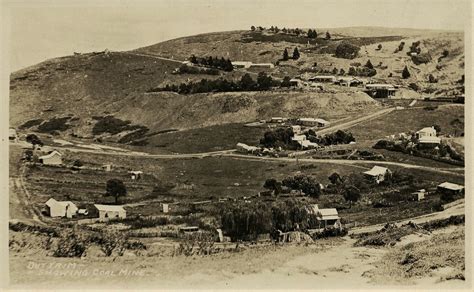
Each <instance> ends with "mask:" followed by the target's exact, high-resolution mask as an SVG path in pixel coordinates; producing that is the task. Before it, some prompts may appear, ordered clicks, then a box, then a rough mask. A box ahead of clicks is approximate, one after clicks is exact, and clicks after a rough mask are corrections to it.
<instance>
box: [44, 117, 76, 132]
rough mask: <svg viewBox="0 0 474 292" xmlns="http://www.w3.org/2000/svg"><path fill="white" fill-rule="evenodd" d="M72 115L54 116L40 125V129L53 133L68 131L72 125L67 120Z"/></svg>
mask: <svg viewBox="0 0 474 292" xmlns="http://www.w3.org/2000/svg"><path fill="white" fill-rule="evenodd" d="M70 119H71V118H70V117H64V118H52V119H50V120H49V121H46V122H44V123H42V124H41V125H39V126H38V131H39V132H42V133H53V132H55V131H60V132H61V131H66V130H67V129H69V128H70V125H68V124H67V122H68V121H69V120H70Z"/></svg>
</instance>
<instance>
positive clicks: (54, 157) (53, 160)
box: [38, 150, 63, 165]
mask: <svg viewBox="0 0 474 292" xmlns="http://www.w3.org/2000/svg"><path fill="white" fill-rule="evenodd" d="M38 159H39V162H40V163H42V164H44V165H61V164H63V160H62V154H61V153H59V152H58V151H56V150H53V151H52V152H51V153H49V154H47V155H43V156H40V157H39V158H38Z"/></svg>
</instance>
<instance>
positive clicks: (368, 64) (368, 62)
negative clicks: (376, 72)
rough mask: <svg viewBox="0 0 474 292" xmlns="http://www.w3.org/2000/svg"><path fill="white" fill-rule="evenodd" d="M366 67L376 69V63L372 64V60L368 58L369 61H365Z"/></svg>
mask: <svg viewBox="0 0 474 292" xmlns="http://www.w3.org/2000/svg"><path fill="white" fill-rule="evenodd" d="M365 67H366V68H369V69H374V65H372V62H370V60H367V63H365Z"/></svg>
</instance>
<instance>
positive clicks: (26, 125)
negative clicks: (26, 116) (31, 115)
mask: <svg viewBox="0 0 474 292" xmlns="http://www.w3.org/2000/svg"><path fill="white" fill-rule="evenodd" d="M42 122H43V119H34V120H29V121H27V122H25V123H23V124H22V125H21V126H20V127H19V128H20V129H28V128H31V127H34V126H37V125H39V124H41V123H42Z"/></svg>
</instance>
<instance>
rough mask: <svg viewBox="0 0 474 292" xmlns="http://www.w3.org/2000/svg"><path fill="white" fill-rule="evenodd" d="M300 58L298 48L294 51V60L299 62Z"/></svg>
mask: <svg viewBox="0 0 474 292" xmlns="http://www.w3.org/2000/svg"><path fill="white" fill-rule="evenodd" d="M299 58H300V52H299V51H298V48H297V47H296V48H295V49H294V51H293V60H298V59H299Z"/></svg>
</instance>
